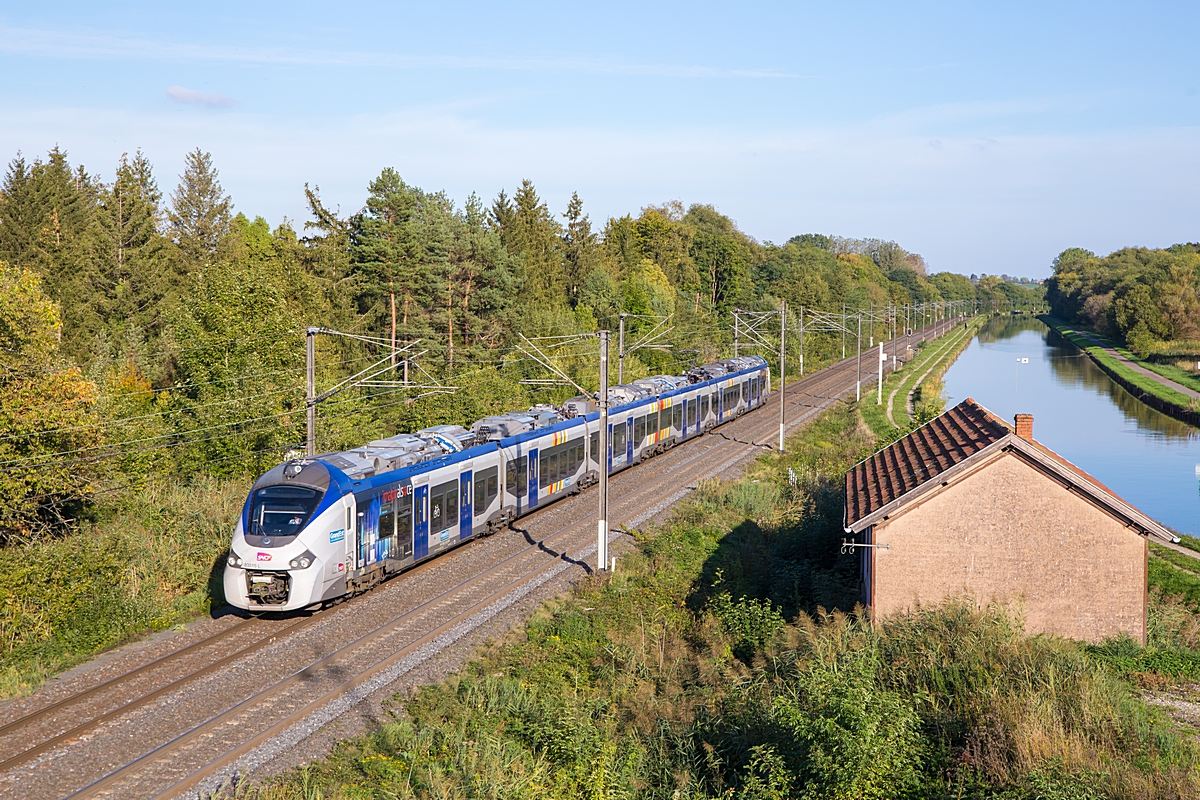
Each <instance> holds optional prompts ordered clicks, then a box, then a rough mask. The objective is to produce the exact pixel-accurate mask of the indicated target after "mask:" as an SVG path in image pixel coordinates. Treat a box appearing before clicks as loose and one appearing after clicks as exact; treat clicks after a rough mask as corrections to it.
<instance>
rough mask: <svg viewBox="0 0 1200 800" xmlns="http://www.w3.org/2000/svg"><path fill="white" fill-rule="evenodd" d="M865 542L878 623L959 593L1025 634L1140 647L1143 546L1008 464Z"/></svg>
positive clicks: (1009, 460) (1097, 513)
mask: <svg viewBox="0 0 1200 800" xmlns="http://www.w3.org/2000/svg"><path fill="white" fill-rule="evenodd" d="M873 533H874V536H873V540H874V541H875V542H877V543H880V544H890V545H891V549H889V550H884V549H876V550H874V552H873V555H874V558H875V564H874V576H873V577H874V587H873V588H874V592H873V594H874V609H875V612H876V613H877V614H880V615H888V614H894V613H897V612H902V611H905V610H909V609H912V608H914V607H915V606H916V605H917V604H918V603H922V604H926V605H929V604H933V603H936V602H938V601H940V600H942V599H945V598H946V597H949V596H952V595H957V594H963V593H967V594H970V595H971V596H973V597H974V598H975V600H976V601H977V602H979V603H981V604H982V603H989V602H993V601H996V602H1002V603H1016V604H1019V606H1020V607H1021V609H1022V612H1023V614H1024V618H1025V627H1026V630H1027V631H1028V632H1030V633H1054V634H1060V635H1063V636H1069V637H1071V638H1075V639H1083V640H1087V641H1093V642H1095V641H1099V640H1101V639H1103V638H1105V637H1106V636H1110V635H1114V634H1117V633H1120V632H1126V633H1128V634H1130V635H1131V636H1133V637H1134V638H1135V639H1138V640H1141V641H1144V639H1145V632H1146V553H1147V544H1146V541H1145V540H1144V539H1143V538H1142V536H1140V535H1139V534H1138V533H1136V532H1135V531H1133V530H1130V529H1128V528H1126V527H1125V526H1124V525H1122V524H1121V523H1120V522H1118V521H1117V520H1115V519H1114V518H1113V517H1111V516H1109V515H1108V514H1107V513H1105V512H1103V511H1101V510H1100V509H1099V508H1097V507H1095V506H1094V505H1092V504H1091V503H1089V502H1088V501H1086V500H1084V499H1083V498H1081V497H1079V496H1077V495H1075V494H1073V493H1071V492H1070V491H1068V490H1067V489H1066V488H1064V487H1062V486H1060V485H1059V484H1058V483H1056V482H1054V481H1053V480H1051V479H1050V478H1048V477H1046V476H1045V475H1043V474H1042V473H1040V472H1038V471H1037V470H1036V469H1034V468H1033V467H1031V466H1030V465H1029V464H1027V463H1026V462H1024V461H1022V460H1021V459H1019V458H1018V457H1016V456H1014V455H1012V454H1011V453H1006V454H1004V455H1002V456H1000V457H999V458H997V459H996V460H994V461H992V462H990V463H988V464H986V465H985V466H983V467H982V468H981V469H979V470H978V471H976V472H974V473H972V474H971V475H969V476H967V477H966V478H963V479H962V480H960V481H958V482H957V483H953V484H951V485H950V486H947V487H945V488H943V489H942V490H941V492H939V493H937V494H936V495H934V496H933V497H931V498H929V499H927V500H925V501H924V502H923V503H921V504H920V505H916V506H915V507H912V508H911V509H909V510H907V511H905V512H904V513H902V514H900V515H899V516H896V517H893V518H892V519H889V520H886V521H883V522H880V523H878V524H877V525H876V526H875V530H874V532H873Z"/></svg>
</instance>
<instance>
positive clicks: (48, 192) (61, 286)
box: [0, 147, 103, 361]
mask: <svg viewBox="0 0 1200 800" xmlns="http://www.w3.org/2000/svg"><path fill="white" fill-rule="evenodd" d="M102 190H103V187H101V186H100V185H98V183H97V181H96V180H95V179H93V178H92V177H91V176H90V175H89V174H88V173H87V171H86V170H85V169H84V168H83V167H82V166H81V167H78V168H76V169H74V170H72V169H71V166H70V164H69V163H68V162H67V154H66V152H64V151H62V150H60V149H59V148H57V147H55V148H54V149H53V150H51V151H50V153H49V154H48V155H47V159H46V161H44V162H43V161H41V160H40V159H38V160H35V161H34V162H33V164H32V165H27V164H26V162H25V160H24V159H23V158H21V157H20V156H19V155H18V157H17V158H16V159H14V160H13V162H12V163H11V164H10V165H9V170H8V173H7V175H6V176H5V181H4V186H3V190H2V191H0V257H3V258H5V259H6V260H9V261H10V263H11V264H12V265H13V266H14V267H21V268H25V269H32V270H34V271H35V272H37V273H38V274H39V275H41V276H42V279H43V285H44V288H45V291H46V292H47V294H49V295H50V297H51V298H52V299H53V300H54V301H56V302H57V303H58V304H59V306H60V308H61V309H62V312H61V313H62V323H63V327H62V335H63V350H64V351H65V352H66V353H67V354H68V355H70V356H72V357H74V358H76V359H78V360H80V361H84V360H87V358H88V356H89V351H90V345H91V342H92V340H93V339H94V337H95V335H96V333H97V332H98V331H99V329H100V327H101V324H100V319H99V317H98V315H97V314H96V312H95V308H94V304H93V302H92V300H93V298H94V296H95V290H94V285H95V283H96V273H97V264H96V252H95V251H96V246H97V242H98V239H99V235H98V230H97V225H96V214H95V211H96V205H97V202H98V197H99V195H100V193H101V191H102Z"/></svg>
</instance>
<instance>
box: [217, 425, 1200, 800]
mask: <svg viewBox="0 0 1200 800" xmlns="http://www.w3.org/2000/svg"><path fill="white" fill-rule="evenodd" d="M875 443H876V439H875V437H874V435H873V434H872V433H871V431H870V429H869V428H868V427H867V426H866V425H865V424H864V423H863V422H862V419H861V417H860V416H859V415H858V413H857V411H856V410H855V409H854V407H853V406H849V405H838V406H837V407H835V408H833V409H831V410H830V411H828V412H826V413H825V414H824V415H823V416H821V417H820V418H819V419H818V420H816V421H814V422H813V423H812V424H811V425H809V426H808V427H807V428H806V429H805V430H804V431H802V432H801V433H799V434H798V435H797V436H796V437H794V438H793V440H792V441H791V442H790V444H789V452H788V454H786V455H783V456H780V455H771V456H765V457H763V458H761V459H760V460H759V461H758V462H757V463H756V464H755V465H754V466H753V467H752V468H751V469H750V471H749V473H748V474H747V476H746V477H745V478H744V479H743V480H740V481H738V482H734V483H716V482H712V483H707V484H704V485H702V486H701V487H699V489H698V491H696V492H695V493H694V494H693V495H692V497H691V498H690V499H689V500H687V501H686V502H684V503H682V504H681V505H680V506H679V507H678V509H677V511H676V513H675V514H674V516H673V518H672V520H671V521H670V522H669V523H668V524H665V525H663V526H662V527H660V528H657V529H654V530H651V531H648V532H646V533H644V534H639V535H638V537H637V542H636V547H635V548H634V549H633V550H632V552H630V553H629V554H628V555H626V556H625V557H624V558H623V559H622V561H621V562H620V566H619V568H618V571H617V573H616V574H615V575H611V576H604V577H602V578H596V579H591V580H588V581H585V582H583V583H582V584H581V585H580V586H578V587H577V589H576V590H574V591H573V592H571V593H570V594H568V595H567V596H565V597H563V598H561V599H559V600H557V601H555V602H553V603H551V604H548V605H547V606H545V607H544V608H543V610H542V611H541V612H540V613H539V614H538V615H536V616H535V617H534V618H533V619H532V620H531V621H530V622H529V623H528V624H527V625H525V626H524V628H523V629H521V630H520V631H518V632H515V633H513V634H511V635H509V636H508V637H506V638H505V639H504V640H503V641H500V642H497V643H494V644H493V645H490V646H488V647H486V648H484V649H483V650H482V651H481V652H480V653H479V654H478V656H477V657H476V658H475V660H473V661H471V662H470V663H469V664H468V665H467V666H466V667H464V668H463V670H462V671H461V672H460V673H459V674H458V675H456V676H454V677H452V678H451V679H449V680H447V681H445V682H443V683H440V684H437V685H433V686H428V687H425V688H422V689H420V690H418V691H417V692H415V693H414V694H413V695H412V696H410V697H406V698H402V699H401V700H400V702H399V703H398V705H397V707H396V712H395V716H394V718H393V719H392V720H391V721H388V722H386V723H384V724H382V725H381V726H380V727H379V728H378V729H377V730H374V731H372V732H371V733H369V734H367V735H365V736H361V737H358V738H356V739H353V740H350V741H346V742H343V743H342V744H341V745H339V746H338V747H337V748H336V750H335V751H334V753H333V754H332V755H331V756H330V757H329V758H327V759H325V760H321V761H318V762H316V763H313V764H311V765H309V766H307V767H306V768H305V769H303V770H301V771H298V772H295V773H292V774H290V775H286V776H283V777H281V778H278V779H276V780H274V781H271V782H268V783H265V784H261V785H253V784H243V785H242V786H240V787H239V788H237V789H229V790H228V791H227V792H226V794H227V795H234V796H237V797H239V798H243V800H279V799H280V798H301V797H302V798H317V797H320V798H325V799H326V800H335V799H336V800H341V799H349V798H413V797H420V798H609V797H612V798H616V797H635V796H636V797H646V798H664V800H665V799H666V798H672V799H674V798H738V799H739V800H740V799H745V800H749V799H750V798H756V799H758V798H780V799H782V798H806V799H807V798H811V799H813V800H825V799H828V800H834V799H835V798H836V799H838V800H841V799H842V798H847V799H848V798H946V799H947V800H949V798H977V799H979V800H983V799H984V798H988V799H989V800H1018V799H1021V800H1034V799H1035V798H1044V799H1046V800H1068V799H1071V800H1074V799H1076V798H1146V799H1147V800H1148V799H1149V798H1184V797H1195V796H1196V795H1197V793H1200V782H1198V780H1197V776H1198V774H1200V770H1198V767H1200V753H1198V752H1197V748H1196V746H1195V745H1194V743H1193V742H1192V741H1191V740H1190V739H1189V738H1188V737H1187V736H1185V735H1182V734H1180V733H1179V732H1177V730H1176V729H1175V728H1174V726H1173V725H1172V724H1171V723H1170V722H1169V721H1168V720H1167V719H1166V718H1165V717H1163V716H1162V715H1161V714H1160V713H1159V712H1157V711H1155V710H1153V709H1151V708H1149V707H1148V706H1147V705H1146V704H1144V703H1143V702H1142V701H1141V700H1140V699H1139V696H1138V693H1137V691H1136V690H1135V689H1134V687H1133V685H1132V684H1131V682H1130V681H1129V680H1126V679H1125V678H1123V677H1122V675H1124V674H1127V673H1129V672H1130V671H1131V670H1132V669H1133V667H1140V668H1144V669H1154V668H1155V666H1154V664H1150V663H1145V661H1146V660H1145V659H1144V658H1143V659H1142V661H1138V659H1139V657H1140V654H1141V652H1142V651H1141V649H1140V648H1138V647H1137V646H1136V645H1134V644H1132V643H1129V642H1116V643H1112V645H1111V647H1110V648H1109V649H1110V650H1111V651H1112V652H1111V653H1107V652H1100V651H1097V652H1092V650H1094V649H1092V650H1090V649H1089V648H1087V647H1085V646H1082V645H1080V644H1077V643H1075V642H1071V641H1067V640H1062V639H1055V638H1050V637H1028V636H1025V635H1024V634H1023V633H1022V630H1021V625H1020V622H1019V620H1017V619H1014V618H1013V617H1012V616H1011V615H1010V614H1009V613H1008V612H1007V611H1006V610H1005V609H1003V608H1000V607H995V606H992V607H987V608H982V609H980V608H977V607H976V606H975V604H974V603H972V602H969V601H968V600H966V599H963V600H956V601H951V602H948V603H946V604H944V605H942V606H939V607H936V608H925V609H921V610H920V611H918V612H916V613H913V614H911V615H909V616H903V617H898V618H894V619H889V620H887V621H884V622H882V623H881V624H877V625H876V624H872V623H871V621H870V620H868V619H867V618H866V617H865V615H864V612H863V611H862V610H861V608H856V607H855V602H856V600H857V588H856V580H857V570H858V565H857V559H856V558H854V557H853V556H849V555H842V554H840V553H839V546H840V541H841V537H842V536H843V533H842V531H841V526H840V518H841V511H842V509H841V478H842V474H843V472H844V470H845V469H846V468H847V467H849V466H850V465H851V464H852V463H854V462H855V461H857V460H858V459H859V458H860V457H862V456H863V455H864V454H866V453H868V452H870V451H871V450H872V449H873V448H874V447H875ZM1164 563H1165V562H1164ZM1171 612H1172V613H1182V614H1186V615H1190V612H1188V611H1187V610H1186V609H1185V608H1184V607H1183V606H1181V605H1179V604H1178V603H1176V604H1174V605H1172V606H1171ZM1168 617H1169V615H1168V616H1164V617H1163V618H1162V619H1160V620H1158V621H1157V622H1156V624H1158V625H1159V626H1160V627H1161V628H1164V629H1170V630H1171V631H1175V632H1176V633H1178V630H1177V629H1179V625H1178V624H1177V623H1178V622H1179V620H1178V619H1174V618H1168ZM1122 658H1123V659H1132V661H1131V662H1130V664H1123V662H1122V664H1123V666H1120V667H1119V668H1118V665H1117V659H1122Z"/></svg>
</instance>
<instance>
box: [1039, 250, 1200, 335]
mask: <svg viewBox="0 0 1200 800" xmlns="http://www.w3.org/2000/svg"><path fill="white" fill-rule="evenodd" d="M1198 287H1200V244H1197V243H1190V244H1176V245H1172V246H1171V247H1167V248H1165V249H1152V248H1146V247H1126V248H1123V249H1121V250H1117V251H1116V252H1113V253H1109V254H1108V255H1107V256H1097V255H1096V254H1095V253H1093V252H1091V251H1090V250H1084V249H1083V248H1079V247H1072V248H1069V249H1067V250H1064V251H1063V252H1062V253H1060V254H1059V255H1058V257H1057V258H1055V259H1054V275H1053V276H1052V277H1051V278H1050V279H1049V280H1048V281H1046V299H1047V300H1048V301H1049V303H1050V307H1051V310H1052V311H1053V313H1054V314H1055V316H1058V317H1061V318H1062V319H1064V320H1067V321H1069V322H1076V323H1082V324H1084V325H1087V326H1089V327H1091V328H1093V329H1094V330H1096V331H1097V332H1099V333H1102V334H1104V335H1106V336H1110V337H1112V338H1113V339H1115V340H1117V341H1118V342H1122V343H1124V344H1126V345H1128V346H1129V347H1131V348H1132V349H1134V350H1136V351H1139V352H1141V353H1149V352H1151V351H1153V350H1155V349H1157V348H1158V347H1160V346H1162V345H1164V344H1165V343H1168V342H1172V341H1175V340H1193V341H1194V340H1196V339H1200V296H1198V294H1197V289H1198Z"/></svg>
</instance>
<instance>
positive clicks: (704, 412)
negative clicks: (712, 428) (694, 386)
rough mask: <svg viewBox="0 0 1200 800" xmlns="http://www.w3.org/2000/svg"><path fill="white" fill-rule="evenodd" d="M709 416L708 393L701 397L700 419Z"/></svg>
mask: <svg viewBox="0 0 1200 800" xmlns="http://www.w3.org/2000/svg"><path fill="white" fill-rule="evenodd" d="M706 417H708V395H704V396H703V397H701V398H700V419H701V420H703V419H705V418H706Z"/></svg>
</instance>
